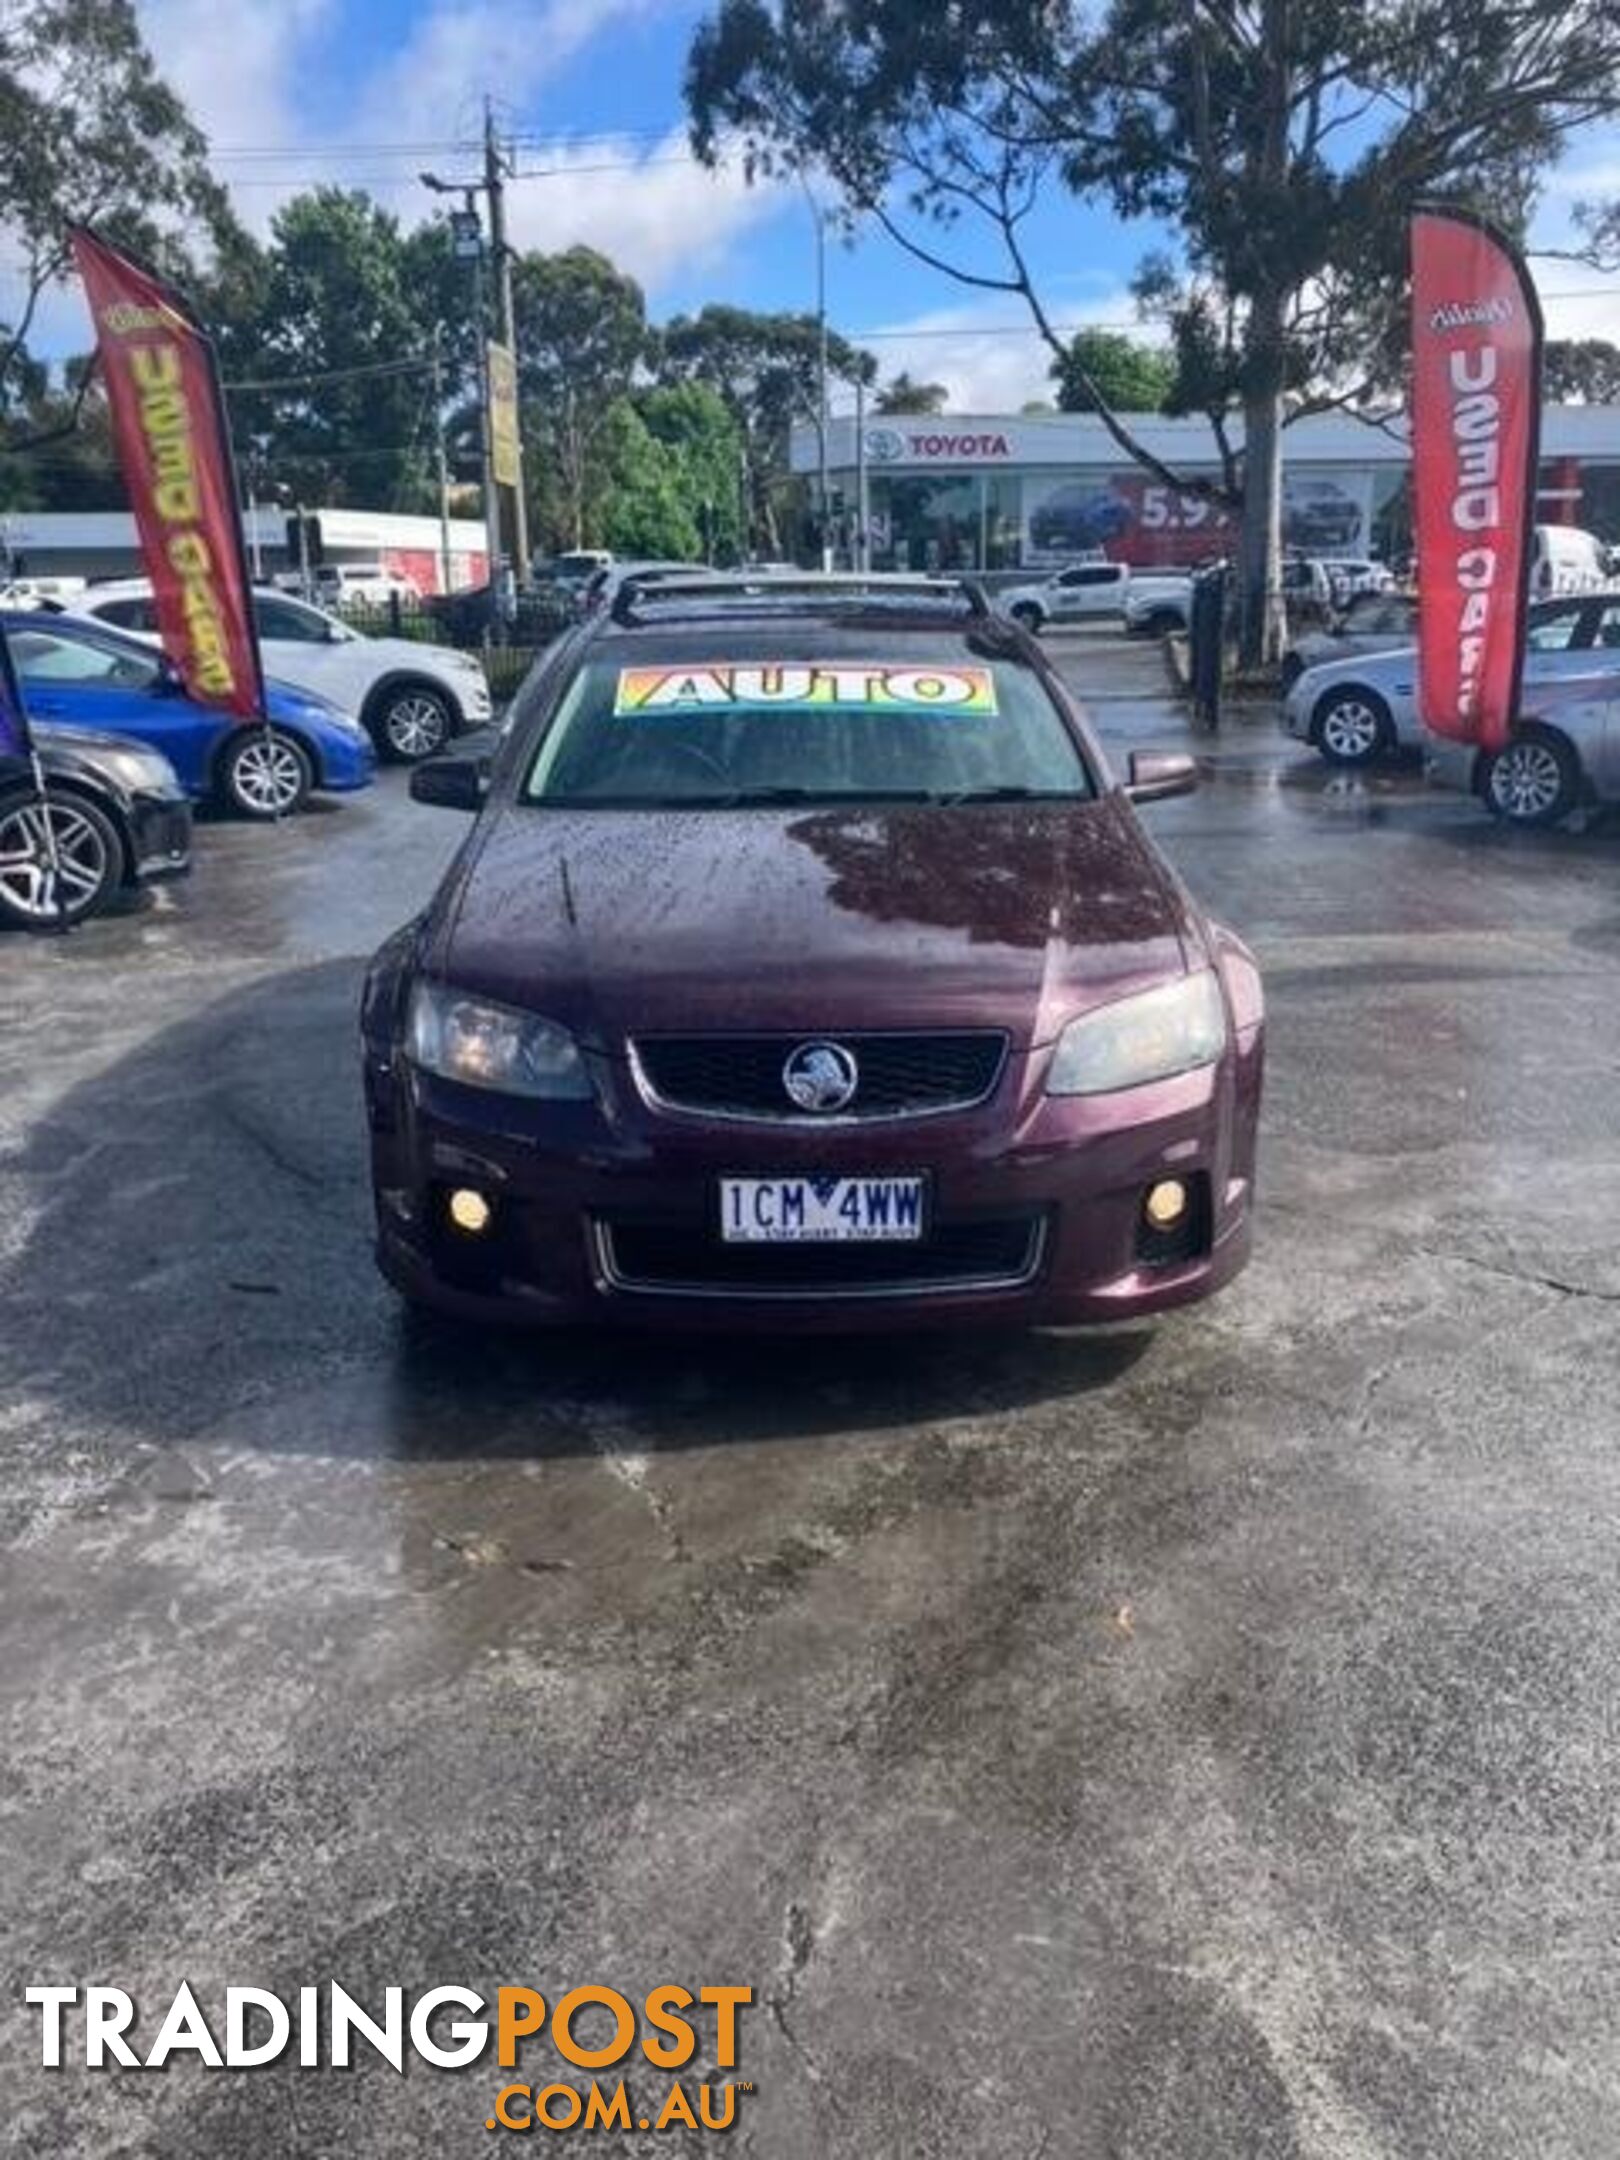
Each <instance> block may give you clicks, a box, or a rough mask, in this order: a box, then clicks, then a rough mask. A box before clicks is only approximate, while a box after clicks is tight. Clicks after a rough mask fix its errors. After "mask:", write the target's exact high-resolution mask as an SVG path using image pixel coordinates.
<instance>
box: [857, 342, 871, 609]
mask: <svg viewBox="0 0 1620 2160" xmlns="http://www.w3.org/2000/svg"><path fill="white" fill-rule="evenodd" d="M866 498H867V486H866V383H865V381H864V379H863V378H862V377H861V376H859V375H857V376H856V378H855V560H854V567H855V569H857V570H870V569H871V567H872V540H871V535H870V533H869V532H868V530H867V523H868V518H869V512H870V506H869V504H868V502H867V499H866Z"/></svg>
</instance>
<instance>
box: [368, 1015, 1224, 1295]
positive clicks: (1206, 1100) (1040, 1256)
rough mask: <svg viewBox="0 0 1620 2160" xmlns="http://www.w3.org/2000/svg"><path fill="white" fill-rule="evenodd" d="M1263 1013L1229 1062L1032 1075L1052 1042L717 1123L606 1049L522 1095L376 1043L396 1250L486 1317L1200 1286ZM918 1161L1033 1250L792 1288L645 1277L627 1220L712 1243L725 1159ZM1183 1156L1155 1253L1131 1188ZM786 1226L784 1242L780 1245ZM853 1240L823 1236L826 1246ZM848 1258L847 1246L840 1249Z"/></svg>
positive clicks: (643, 1231) (399, 1269)
mask: <svg viewBox="0 0 1620 2160" xmlns="http://www.w3.org/2000/svg"><path fill="white" fill-rule="evenodd" d="M1262 1060H1263V1044H1262V1031H1261V1029H1260V1028H1258V1027H1256V1028H1253V1029H1251V1030H1249V1031H1248V1032H1247V1033H1246V1034H1244V1035H1241V1036H1239V1037H1238V1038H1237V1041H1236V1043H1235V1044H1234V1046H1233V1047H1231V1048H1229V1050H1228V1052H1227V1054H1226V1056H1225V1057H1224V1059H1223V1060H1222V1062H1221V1064H1219V1065H1218V1066H1216V1067H1213V1068H1211V1069H1209V1070H1207V1071H1204V1072H1200V1073H1190V1074H1186V1075H1183V1076H1182V1077H1180V1078H1178V1079H1175V1080H1170V1081H1164V1082H1160V1083H1158V1084H1156V1085H1154V1086H1151V1087H1146V1088H1139V1089H1134V1090H1131V1091H1130V1092H1129V1093H1128V1094H1121V1095H1115V1096H1109V1097H1094V1098H1089V1099H1086V1098H1071V1099H1068V1100H1056V1099H1053V1098H1049V1097H1047V1096H1046V1095H1045V1094H1044V1093H1043V1092H1041V1084H1042V1080H1043V1077H1044V1070H1043V1069H1044V1057H1031V1056H1019V1057H1015V1058H1013V1059H1012V1060H1010V1061H1009V1064H1008V1066H1007V1069H1006V1071H1005V1072H1004V1073H1003V1075H1002V1079H1001V1082H1000V1085H999V1086H998V1088H997V1090H996V1093H995V1095H994V1096H993V1097H992V1099H991V1100H990V1102H988V1103H987V1104H985V1105H984V1106H982V1107H981V1108H978V1109H974V1110H972V1111H964V1112H961V1113H952V1114H950V1115H947V1116H940V1117H933V1118H923V1119H913V1120H905V1121H895V1122H892V1123H883V1124H879V1125H875V1126H874V1125H865V1126H862V1125H859V1124H857V1125H843V1126H837V1127H834V1126H825V1127H820V1128H813V1127H812V1128H807V1127H805V1126H804V1125H802V1124H797V1123H784V1124H781V1125H759V1124H741V1123H739V1124H732V1125H726V1124H724V1123H718V1122H715V1121H712V1120H709V1119H705V1118H696V1117H685V1116H682V1115H680V1114H670V1113H667V1112H666V1113H660V1112H655V1111H653V1110H651V1109H650V1108H649V1107H648V1106H647V1105H646V1104H645V1103H644V1102H643V1101H642V1100H641V1098H640V1096H639V1094H638V1092H637V1090H636V1087H635V1083H634V1081H633V1079H632V1077H631V1075H630V1072H629V1069H628V1067H627V1066H625V1065H624V1064H622V1063H620V1062H619V1061H617V1060H614V1061H605V1060H604V1061H599V1062H598V1065H597V1085H598V1090H599V1100H598V1101H597V1102H595V1103H591V1104H572V1103H567V1104H564V1103H558V1104H540V1103H521V1102H514V1101H513V1100H511V1099H509V1098H502V1097H496V1096H492V1095H486V1094H483V1093H481V1092H480V1091H479V1090H477V1089H469V1088H464V1087H460V1086H457V1085H455V1084H453V1083H449V1082H445V1081H442V1080H438V1079H435V1078H433V1077H431V1076H428V1075H424V1074H422V1073H420V1072H418V1071H416V1070H415V1069H414V1068H412V1067H410V1066H409V1065H408V1064H405V1063H404V1062H402V1061H392V1062H390V1061H388V1060H387V1059H385V1058H381V1057H370V1058H368V1064H367V1074H366V1084H367V1107H368V1112H369V1115H370V1121H371V1128H372V1169H373V1181H374V1187H375V1193H376V1203H377V1258H378V1263H379V1265H380V1266H381V1268H382V1271H383V1273H384V1274H385V1275H386V1276H387V1277H388V1279H389V1280H390V1281H391V1282H392V1283H393V1284H394V1285H395V1286H396V1287H397V1288H398V1289H399V1290H401V1291H402V1292H404V1294H405V1295H406V1296H408V1297H410V1298H412V1299H414V1300H416V1301H418V1302H421V1303H424V1304H428V1305H432V1306H436V1307H438V1308H439V1309H440V1310H442V1311H445V1312H448V1313H451V1314H456V1315H460V1316H462V1317H464V1318H468V1319H473V1320H480V1321H484V1320H494V1321H509V1322H526V1323H529V1324H532V1325H551V1326H558V1325H573V1324H579V1323H603V1324H609V1325H627V1326H636V1327H648V1328H653V1327H658V1328H684V1329H692V1330H728V1331H733V1330H739V1329H752V1330H758V1331H767V1330H768V1331H771V1332H778V1331H784V1332H786V1331H795V1332H796V1331H806V1330H826V1331H832V1330H836V1331H840V1332H842V1331H854V1330H869V1329H882V1328H897V1327H907V1328H909V1327H928V1326H955V1325H961V1324H964V1323H968V1322H999V1323H1001V1324H1004V1325H1013V1326H1024V1327H1029V1326H1068V1325H1075V1324H1082V1323H1089V1322H1101V1321H1109V1320H1122V1319H1130V1318H1133V1317H1136V1316H1139V1315H1142V1314H1146V1313H1153V1312H1159V1311H1163V1310H1165V1309H1167V1308H1169V1307H1171V1306H1175V1305H1182V1304H1187V1303H1189V1302H1191V1301H1193V1300H1195V1299H1197V1298H1201V1297H1204V1296H1207V1295H1208V1294H1209V1293H1210V1292H1211V1291H1213V1290H1216V1289H1218V1288H1220V1287H1221V1285H1222V1284H1224V1283H1226V1282H1228V1281H1229V1280H1230V1279H1231V1278H1232V1276H1234V1275H1235V1274H1236V1273H1237V1272H1238V1270H1239V1269H1240V1268H1241V1267H1242V1265H1243V1263H1244V1261H1245V1260H1246V1259H1247V1257H1248V1251H1249V1218H1250V1209H1251V1201H1252V1194H1253V1181H1254V1157H1255V1132H1256V1125H1257V1120H1258V1111H1259V1100H1260V1087H1261V1069H1262ZM914 1172H920V1173H922V1174H923V1175H924V1176H925V1177H926V1178H927V1180H928V1184H929V1189H930V1195H931V1209H930V1221H931V1225H932V1235H933V1238H934V1239H935V1241H936V1243H937V1245H938V1248H939V1249H940V1250H941V1251H943V1250H945V1249H946V1247H947V1246H950V1245H956V1246H958V1247H960V1246H961V1245H963V1244H964V1243H971V1242H972V1241H973V1239H974V1237H975V1236H976V1234H977V1233H979V1232H982V1231H987V1230H992V1229H993V1228H994V1226H996V1225H1001V1226H1008V1225H1011V1224H1012V1223H1013V1222H1014V1221H1017V1222H1021V1223H1023V1224H1026V1225H1028V1226H1029V1228H1030V1232H1031V1235H1030V1238H1029V1241H1028V1246H1027V1265H1024V1264H1020V1265H1018V1266H1015V1267H1012V1268H1010V1269H1007V1270H1006V1271H1004V1272H1003V1273H1002V1274H1001V1275H999V1276H997V1277H995V1278H992V1279H988V1280H986V1279H958V1280H936V1281H929V1280H928V1279H927V1278H928V1275H929V1272H930V1271H929V1266H928V1254H927V1252H926V1251H925V1250H924V1249H923V1248H916V1249H915V1250H914V1252H913V1253H912V1254H911V1255H910V1260H909V1273H908V1279H906V1280H905V1281H896V1282H894V1283H890V1284H887V1285H886V1284H883V1283H881V1282H879V1283H877V1284H876V1285H875V1286H874V1283H873V1282H872V1280H871V1279H870V1271H868V1275H867V1278H866V1279H863V1280H861V1281H860V1282H847V1283H829V1282H826V1281H821V1282H818V1283H816V1284H814V1285H808V1286H800V1287H788V1288H784V1287H782V1286H781V1284H780V1282H775V1283H773V1284H771V1286H769V1287H766V1286H764V1285H763V1284H752V1285H749V1284H740V1283H738V1282H735V1281H724V1282H717V1281H715V1280H713V1279H704V1280H702V1281H694V1280H693V1279H692V1278H691V1276H690V1274H679V1273H677V1274H676V1275H674V1276H671V1277H670V1278H668V1279H664V1280H659V1281H657V1282H656V1283H653V1282H651V1281H649V1280H647V1279H645V1278H641V1279H638V1280H637V1281H636V1282H635V1283H634V1284H632V1282H631V1281H629V1280H627V1279H626V1278H627V1271H626V1269H625V1267H624V1266H623V1265H622V1264H620V1261H621V1255H622V1252H623V1250H624V1249H626V1248H627V1247H628V1246H629V1244H630V1242H631V1239H632V1237H633V1236H634V1237H636V1238H638V1239H639V1241H640V1243H641V1245H642V1247H643V1248H644V1249H645V1248H646V1247H647V1246H648V1245H649V1244H650V1245H653V1246H657V1245H658V1244H660V1242H665V1243H673V1244H674V1245H676V1246H678V1247H679V1248H680V1249H681V1250H682V1251H683V1252H685V1253H688V1254H695V1255H698V1256H699V1260H700V1264H701V1256H702V1255H703V1254H704V1253H705V1252H707V1253H708V1254H709V1255H710V1256H711V1257H712V1258H714V1259H715V1261H716V1266H717V1267H718V1256H719V1255H720V1254H722V1253H725V1252H727V1251H728V1250H729V1251H732V1252H734V1251H735V1248H731V1249H727V1248H722V1247H721V1246H720V1244H719V1239H718V1232H717V1229H716V1223H717V1197H716V1195H717V1180H718V1179H719V1178H720V1177H722V1176H730V1175H742V1176H748V1175H750V1174H753V1175H794V1174H810V1173H822V1174H827V1175H854V1174H865V1175H872V1176H877V1175H883V1174H896V1175H898V1174H910V1173H914ZM1166 1176H1174V1177H1178V1178H1181V1179H1183V1180H1184V1181H1186V1182H1187V1183H1188V1185H1189V1188H1190V1189H1191V1190H1192V1191H1193V1192H1194V1194H1195V1195H1196V1196H1197V1200H1198V1205H1199V1208H1200V1210H1201V1214H1200V1217H1199V1224H1198V1230H1197V1235H1196V1237H1195V1238H1194V1239H1193V1240H1192V1243H1191V1245H1190V1246H1189V1249H1188V1250H1187V1251H1186V1252H1185V1253H1183V1254H1178V1255H1175V1256H1172V1257H1169V1258H1166V1259H1162V1260H1158V1261H1154V1260H1150V1259H1147V1258H1144V1237H1143V1231H1142V1200H1143V1196H1144V1194H1145V1192H1146V1190H1147V1188H1148V1186H1150V1185H1151V1184H1153V1183H1154V1182H1155V1181H1156V1180H1157V1179H1159V1178H1163V1177H1166ZM459 1186H471V1187H474V1188H475V1189H477V1190H478V1191H480V1192H481V1193H483V1194H484V1195H486V1196H487V1197H488V1199H489V1200H490V1202H491V1205H492V1210H493V1213H492V1218H491V1229H490V1232H489V1233H488V1234H486V1237H485V1238H482V1239H469V1238H467V1237H465V1235H464V1234H462V1233H459V1232H456V1231H455V1230H454V1229H453V1227H452V1226H451V1225H450V1224H449V1223H448V1220H447V1218H446V1214H445V1206H444V1202H445V1196H446V1194H447V1193H448V1191H450V1190H451V1189H454V1188H456V1187H459ZM773 1250H779V1248H773ZM845 1250H853V1248H838V1247H835V1248H832V1252H833V1253H834V1254H836V1253H838V1252H842V1251H845ZM835 1264H836V1263H835Z"/></svg>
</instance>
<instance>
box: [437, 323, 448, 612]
mask: <svg viewBox="0 0 1620 2160" xmlns="http://www.w3.org/2000/svg"><path fill="white" fill-rule="evenodd" d="M433 459H434V465H435V468H436V473H437V478H438V483H439V590H440V591H441V592H445V593H447V592H449V590H450V587H451V575H450V467H449V465H448V463H447V462H446V459H445V454H444V324H443V323H442V322H436V323H435V324H434V325H433Z"/></svg>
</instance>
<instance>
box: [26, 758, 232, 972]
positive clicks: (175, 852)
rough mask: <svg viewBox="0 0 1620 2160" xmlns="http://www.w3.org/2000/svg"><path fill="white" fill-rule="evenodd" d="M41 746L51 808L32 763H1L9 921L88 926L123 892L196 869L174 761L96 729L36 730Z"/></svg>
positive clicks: (36, 926) (41, 926)
mask: <svg viewBox="0 0 1620 2160" xmlns="http://www.w3.org/2000/svg"><path fill="white" fill-rule="evenodd" d="M34 741H35V744H36V746H37V748H38V750H39V760H40V764H41V766H42V767H43V768H44V774H45V795H46V800H45V802H44V803H41V802H40V800H39V797H38V794H37V792H36V789H35V785H34V775H33V771H32V768H31V767H30V765H29V762H28V760H27V759H26V758H21V757H13V756H0V923H9V924H12V925H13V926H16V927H20V928H22V929H25V930H49V929H54V928H57V927H58V926H60V925H62V924H65V923H74V922H82V921H83V920H84V918H85V917H86V916H88V915H93V914H95V913H96V911H97V910H98V909H100V908H104V907H106V906H107V905H108V904H109V903H110V902H112V901H113V900H114V899H116V898H117V896H118V895H119V894H120V893H123V892H128V891H131V890H133V889H134V888H135V887H137V886H140V885H146V884H150V883H151V882H153V881H154V880H155V879H158V878H170V877H179V876H182V875H183V874H184V873H185V872H186V871H187V870H189V869H190V868H191V805H190V803H189V802H188V801H187V799H186V792H185V789H184V788H183V787H182V786H181V785H180V782H179V780H178V778H177V777H176V775H175V770H174V767H173V766H172V765H171V764H170V763H169V761H168V759H167V758H166V757H163V756H161V755H160V754H159V752H157V751H156V750H150V749H148V748H147V746H146V745H145V744H144V743H138V742H132V741H130V740H129V738H128V737H127V736H123V735H99V734H96V733H94V732H92V731H91V730H89V729H87V728H72V729H68V728H50V727H36V728H35V730H34ZM47 808H48V812H49V824H47ZM53 835H54V838H55V843H56V849H55V853H56V874H55V876H53V874H52V861H51V839H52V837H53ZM58 881H59V882H58Z"/></svg>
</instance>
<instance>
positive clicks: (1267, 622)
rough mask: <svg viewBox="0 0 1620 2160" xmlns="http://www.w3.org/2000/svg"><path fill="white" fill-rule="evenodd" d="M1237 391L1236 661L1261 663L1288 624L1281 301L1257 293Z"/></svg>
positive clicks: (1270, 657) (1273, 654)
mask: <svg viewBox="0 0 1620 2160" xmlns="http://www.w3.org/2000/svg"><path fill="white" fill-rule="evenodd" d="M1248 347H1249V351H1248V368H1247V378H1248V386H1247V389H1246V390H1245V393H1244V399H1243V523H1242V538H1241V544H1240V548H1239V561H1238V590H1239V608H1240V613H1239V625H1240V628H1239V638H1238V658H1239V662H1240V664H1241V666H1243V667H1244V668H1245V669H1248V668H1262V667H1267V666H1269V665H1270V664H1271V662H1273V661H1274V660H1276V659H1278V658H1279V657H1280V655H1281V653H1282V648H1283V641H1284V638H1285V636H1286V632H1287V623H1286V618H1285V616H1284V613H1283V600H1282V418H1283V381H1284V376H1285V370H1286V358H1285V341H1284V332H1283V314H1282V306H1281V303H1280V301H1278V300H1276V299H1274V298H1273V297H1272V296H1270V295H1267V296H1265V298H1264V299H1257V300H1256V302H1255V304H1254V307H1253V309H1252V311H1251V313H1250V317H1249V334H1248Z"/></svg>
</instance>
